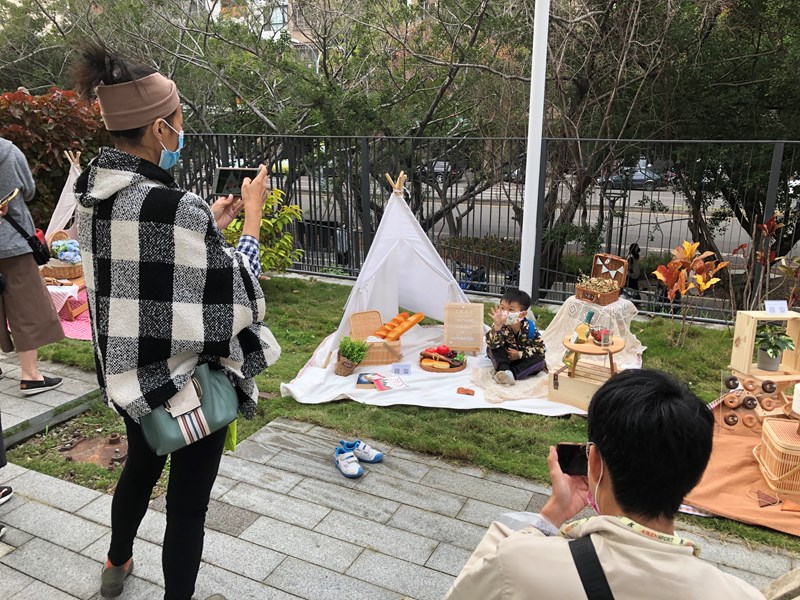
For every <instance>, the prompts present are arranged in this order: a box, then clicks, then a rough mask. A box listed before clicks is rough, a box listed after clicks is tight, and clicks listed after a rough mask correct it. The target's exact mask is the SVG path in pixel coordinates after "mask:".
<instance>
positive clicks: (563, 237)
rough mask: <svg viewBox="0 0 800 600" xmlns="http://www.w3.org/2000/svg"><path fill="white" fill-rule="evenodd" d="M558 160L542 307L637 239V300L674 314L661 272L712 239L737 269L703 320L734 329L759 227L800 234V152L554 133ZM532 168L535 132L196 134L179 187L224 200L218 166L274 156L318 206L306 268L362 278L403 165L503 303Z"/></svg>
mask: <svg viewBox="0 0 800 600" xmlns="http://www.w3.org/2000/svg"><path fill="white" fill-rule="evenodd" d="M542 156H543V161H545V162H546V164H545V165H544V166H545V168H544V169H543V170H542V173H543V175H542V180H541V181H538V182H534V185H536V186H537V190H538V192H539V193H538V201H539V210H538V215H539V218H540V224H539V225H540V226H541V228H542V236H541V239H542V245H541V247H540V251H539V252H538V253H537V255H536V261H535V272H534V287H535V288H536V291H537V292H538V300H539V301H541V302H561V301H563V300H564V298H566V297H567V296H569V295H571V294H572V293H573V291H574V284H575V281H576V280H577V278H578V277H579V276H580V274H581V273H589V272H590V271H591V258H592V256H593V255H594V254H595V253H596V252H609V253H613V254H618V255H620V256H623V257H625V256H626V255H627V254H628V249H629V247H630V245H631V244H633V243H637V244H638V245H639V246H640V248H641V258H640V264H641V278H640V280H639V281H638V287H639V288H640V289H639V291H638V294H631V295H632V296H633V297H634V300H635V301H636V302H637V303H638V304H639V308H640V310H643V311H664V310H670V307H669V306H668V305H666V304H665V298H664V297H663V294H660V293H659V289H658V286H657V285H656V281H655V279H654V277H653V276H652V275H651V272H652V271H653V270H654V269H655V268H656V266H657V265H658V264H660V263H663V262H665V261H667V260H669V252H670V250H671V249H672V248H674V247H676V246H677V245H679V244H680V243H682V242H683V241H684V240H688V241H699V242H701V248H702V249H709V250H712V251H713V252H715V253H716V254H717V255H718V256H719V257H720V258H721V259H723V260H730V261H731V263H732V264H731V268H730V269H729V270H728V275H727V277H726V278H725V281H723V282H722V283H721V284H720V285H718V289H716V290H715V292H714V294H711V295H709V296H708V297H707V298H702V299H699V298H698V299H695V300H694V303H695V310H694V312H695V314H696V316H700V317H708V318H711V319H722V320H728V319H729V318H730V315H731V311H732V309H733V307H734V306H738V307H739V308H741V307H742V302H743V301H744V300H743V299H742V298H737V294H738V293H740V290H741V289H742V281H743V280H744V279H746V278H747V277H748V276H752V273H750V274H749V275H748V273H747V272H746V271H747V270H748V269H749V270H752V268H753V265H756V267H757V268H764V267H768V264H769V262H768V261H764V260H761V261H760V262H759V261H753V260H750V261H749V262H748V261H747V256H748V253H750V252H755V249H754V248H753V244H752V243H751V239H752V237H753V235H754V233H756V232H757V231H758V225H759V224H762V223H764V222H766V221H767V220H768V219H769V218H770V217H771V216H772V215H773V214H778V215H779V217H780V218H781V219H782V222H783V223H784V224H785V227H783V228H782V229H781V230H780V231H779V232H778V234H777V239H776V241H775V243H774V244H773V247H772V248H769V250H771V251H774V252H775V254H776V255H777V256H782V255H786V254H789V253H791V252H792V249H793V248H794V246H795V242H796V241H797V237H798V236H799V235H800V202H798V201H799V200H800V179H799V178H797V171H800V143H798V142H775V141H753V142H750V141H748V142H741V141H722V142H710V141H634V140H603V139H588V140H587V139H583V140H572V139H548V140H545V141H544V152H543V153H542ZM525 159H526V140H525V139H522V138H513V139H510V138H502V139H501V138H490V139H486V138H446V139H444V138H389V137H371V138H364V137H335V138H330V137H327V138H317V137H301V136H293V137H282V136H268V135H187V136H186V146H185V149H184V151H183V153H182V158H181V163H180V170H179V182H180V184H181V185H182V186H184V187H186V188H187V189H190V190H193V191H195V192H197V193H199V194H200V195H202V196H205V197H207V198H209V199H211V197H212V196H213V190H212V187H213V184H214V174H215V170H216V167H219V166H240V167H249V166H257V165H258V164H261V163H262V162H268V164H269V165H270V173H271V175H270V177H271V184H272V186H273V187H277V188H280V189H282V190H283V191H284V192H285V193H286V198H285V202H287V203H290V204H296V205H298V206H299V207H300V208H301V209H302V210H303V215H304V216H303V220H302V222H299V223H297V224H295V225H294V226H293V231H292V233H293V234H294V238H295V243H296V245H297V247H299V248H301V249H302V250H303V251H304V253H303V258H302V260H301V261H300V262H298V263H296V264H295V265H294V268H293V269H292V270H295V271H300V272H305V273H318V274H326V275H332V276H340V277H355V276H357V274H358V271H359V268H360V266H361V265H362V264H363V261H364V258H365V256H366V254H367V252H368V250H369V247H370V244H371V242H372V237H373V235H374V232H375V230H376V228H377V226H378V223H379V222H380V220H381V217H382V214H383V210H384V207H385V203H386V201H387V200H388V197H389V188H388V184H387V182H386V180H385V178H384V173H387V172H388V173H390V174H393V175H396V174H397V173H398V172H399V171H401V170H403V171H405V172H406V173H407V174H408V175H409V179H408V183H407V184H406V187H407V192H406V199H407V201H408V203H409V206H410V207H411V209H412V211H413V212H414V214H415V215H416V216H417V218H418V219H419V222H420V224H421V226H422V228H423V230H424V231H425V232H426V234H427V235H428V237H429V238H430V240H431V241H432V242H433V244H434V245H435V246H436V248H437V249H438V251H439V253H440V255H441V256H442V258H443V259H444V260H445V262H446V264H447V265H448V266H449V267H450V268H451V270H452V272H453V274H454V276H455V277H456V279H457V280H458V281H459V283H460V284H461V286H462V287H463V288H464V289H466V290H468V291H471V292H474V293H479V294H493V295H497V294H501V293H502V292H503V291H504V290H505V289H506V288H507V287H513V286H516V285H517V284H518V281H519V260H520V236H521V229H522V214H523V208H524V206H523V198H524V188H525V185H526V183H527V182H526V181H525ZM743 244H747V245H748V246H747V247H745V248H741V246H742V245H743ZM737 248H738V249H739V250H738V251H737ZM734 251H736V252H734ZM760 265H763V267H761V266H760ZM772 278H773V279H775V277H774V275H773V276H772ZM773 283H774V285H773V287H774V286H775V285H778V283H779V282H778V281H777V280H776V281H775V282H773ZM534 295H536V294H534ZM636 295H638V296H639V297H638V298H636V297H635V296H636Z"/></svg>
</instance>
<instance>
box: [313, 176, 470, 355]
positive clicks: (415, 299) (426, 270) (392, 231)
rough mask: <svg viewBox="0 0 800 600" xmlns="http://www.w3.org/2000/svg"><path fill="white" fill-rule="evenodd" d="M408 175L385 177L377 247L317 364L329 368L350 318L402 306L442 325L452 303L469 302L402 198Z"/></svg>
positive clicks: (385, 316)
mask: <svg viewBox="0 0 800 600" xmlns="http://www.w3.org/2000/svg"><path fill="white" fill-rule="evenodd" d="M405 177H406V176H405V174H404V173H403V172H401V173H400V176H399V177H398V178H397V181H396V182H395V181H392V179H391V177H389V175H388V174H387V175H386V178H387V179H388V180H389V183H390V184H391V185H392V188H393V191H392V195H391V197H390V198H389V202H388V203H387V204H386V210H385V211H384V213H383V218H382V219H381V222H380V224H379V225H378V229H377V231H376V232H375V237H374V239H373V241H372V246H371V247H370V249H369V252H368V253H367V256H366V258H365V259H364V264H363V266H362V267H361V271H360V272H359V274H358V279H357V280H356V283H355V285H354V286H353V291H352V292H351V293H350V297H349V298H348V300H347V304H346V305H345V309H344V315H342V321H341V323H339V328H338V329H337V330H336V332H335V333H334V334H333V335H331V336H329V337H328V338H327V339H326V340H325V341H324V342H323V343H322V344H321V345H320V347H319V348H318V349H317V351H316V352H315V358H316V359H317V360H318V363H317V364H320V365H322V364H327V361H328V359H329V358H330V356H331V354H332V353H333V352H334V351H335V350H336V349H337V348H338V346H339V340H340V339H341V338H343V337H344V336H346V335H349V333H350V315H351V314H353V313H355V312H360V311H364V310H377V311H380V313H381V317H382V318H383V321H384V322H386V321H389V320H390V319H391V318H392V317H394V316H395V315H396V314H397V312H398V309H399V307H400V306H402V307H403V308H405V309H407V310H410V311H414V312H422V313H425V315H426V316H428V317H432V318H434V319H437V320H440V321H443V320H444V306H445V304H446V303H448V302H469V300H468V299H467V297H466V296H465V295H464V292H463V290H462V289H461V288H460V287H459V285H458V282H456V280H455V279H454V278H453V274H452V273H451V272H450V269H448V268H447V265H445V263H444V261H443V260H442V258H441V256H439V253H438V252H437V251H436V248H434V246H433V244H432V243H431V241H430V240H429V239H428V237H427V236H426V235H425V232H424V231H423V230H422V227H421V226H420V224H419V222H418V221H417V219H416V217H415V216H414V213H412V212H411V209H410V208H409V207H408V204H406V201H405V199H404V198H403V183H404V182H405Z"/></svg>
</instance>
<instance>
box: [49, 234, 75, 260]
mask: <svg viewBox="0 0 800 600" xmlns="http://www.w3.org/2000/svg"><path fill="white" fill-rule="evenodd" d="M50 254H51V256H53V258H57V259H58V260H60V261H63V262H65V263H69V264H71V265H75V264H78V263H79V262H81V250H80V246H79V244H78V240H54V241H53V243H52V244H50Z"/></svg>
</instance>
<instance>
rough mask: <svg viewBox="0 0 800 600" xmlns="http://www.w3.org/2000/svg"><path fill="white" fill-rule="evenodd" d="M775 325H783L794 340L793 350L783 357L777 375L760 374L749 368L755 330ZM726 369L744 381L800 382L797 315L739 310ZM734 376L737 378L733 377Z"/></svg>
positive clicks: (799, 329)
mask: <svg viewBox="0 0 800 600" xmlns="http://www.w3.org/2000/svg"><path fill="white" fill-rule="evenodd" d="M767 321H779V322H784V323H785V324H786V333H787V334H788V335H789V337H791V338H792V339H793V340H794V343H795V349H794V350H786V351H784V353H783V359H782V360H781V365H780V367H779V369H778V370H777V371H762V370H761V369H758V368H756V366H755V365H754V364H753V353H754V352H755V349H756V348H755V344H756V340H755V337H756V330H757V329H758V325H759V323H762V322H767ZM730 368H731V370H732V371H733V372H734V373H738V374H741V376H746V377H756V378H762V379H772V380H773V381H775V382H778V381H794V380H795V379H797V380H799V381H800V313H796V312H790V313H786V314H782V315H779V314H772V313H767V312H765V311H761V310H740V311H739V312H737V313H736V326H735V328H734V330H733V349H732V351H731V364H730ZM737 376H738V375H737Z"/></svg>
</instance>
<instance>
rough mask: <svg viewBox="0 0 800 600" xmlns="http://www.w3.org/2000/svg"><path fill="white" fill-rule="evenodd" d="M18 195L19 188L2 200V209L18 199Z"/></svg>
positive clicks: (0, 204)
mask: <svg viewBox="0 0 800 600" xmlns="http://www.w3.org/2000/svg"><path fill="white" fill-rule="evenodd" d="M17 194H19V188H14V189H13V190H12V191H11V193H10V194H8V195H7V196H4V197H3V199H2V200H0V208H3V207H4V206H5V205H6V204H8V203H9V202H11V201H12V200H13V199H14V198H16V197H17Z"/></svg>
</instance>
